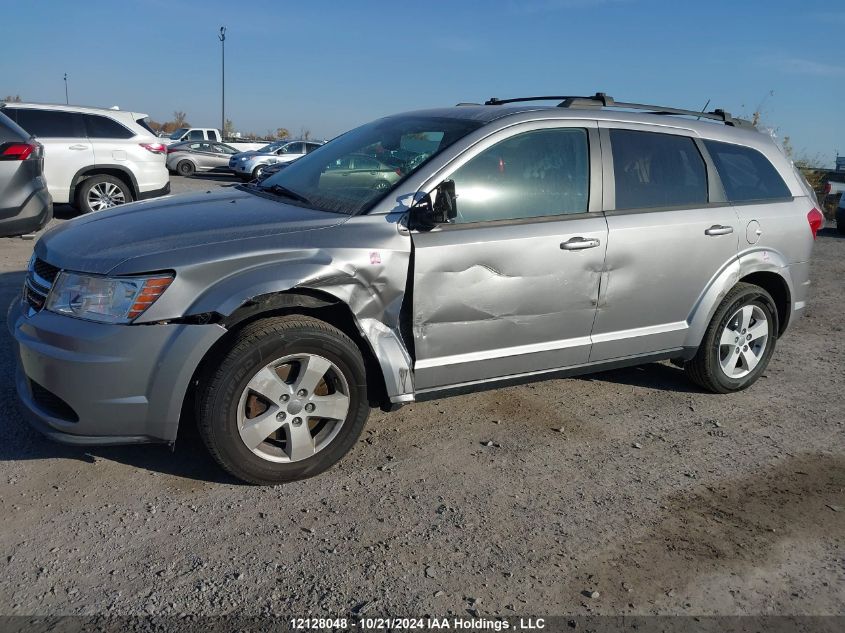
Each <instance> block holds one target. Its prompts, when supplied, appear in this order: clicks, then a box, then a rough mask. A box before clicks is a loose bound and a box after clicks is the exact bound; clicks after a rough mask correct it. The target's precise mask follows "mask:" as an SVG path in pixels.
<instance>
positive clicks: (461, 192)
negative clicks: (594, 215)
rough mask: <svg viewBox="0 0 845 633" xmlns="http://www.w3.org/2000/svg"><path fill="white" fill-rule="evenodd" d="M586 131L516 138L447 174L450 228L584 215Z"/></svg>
mask: <svg viewBox="0 0 845 633" xmlns="http://www.w3.org/2000/svg"><path fill="white" fill-rule="evenodd" d="M589 159H590V153H589V146H588V143H587V132H586V130H583V129H580V128H560V129H548V130H537V131H534V132H525V133H523V134H518V135H516V136H513V137H511V138H509V139H507V140H504V141H502V142H500V143H497V144H496V145H493V146H492V147H490V148H488V149H486V150H484V151H483V152H481V153H480V154H479V155H478V156H475V157H474V158H472V159H471V160H470V161H469V162H467V163H466V164H464V165H462V166H461V167H459V168H458V169H457V171H455V172H453V173H452V175H451V176H450V178H451V179H452V180H454V181H455V193H456V194H457V196H458V197H457V217H456V218H455V222H456V223H459V224H460V223H470V222H486V221H491V220H515V219H520V218H533V217H542V216H554V215H564V214H571V213H585V212H586V211H587V204H588V199H589V189H590V167H589V163H590V160H589Z"/></svg>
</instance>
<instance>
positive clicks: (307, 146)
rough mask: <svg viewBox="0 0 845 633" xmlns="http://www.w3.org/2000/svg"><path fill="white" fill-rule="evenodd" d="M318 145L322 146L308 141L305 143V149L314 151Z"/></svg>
mask: <svg viewBox="0 0 845 633" xmlns="http://www.w3.org/2000/svg"><path fill="white" fill-rule="evenodd" d="M318 147H320V145H319V144H318V143H306V144H305V151H306V152H313V151H314V150H315V149H317V148H318Z"/></svg>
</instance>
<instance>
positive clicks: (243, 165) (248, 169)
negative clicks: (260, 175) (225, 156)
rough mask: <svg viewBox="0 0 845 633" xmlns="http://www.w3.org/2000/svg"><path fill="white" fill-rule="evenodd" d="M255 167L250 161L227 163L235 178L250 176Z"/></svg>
mask: <svg viewBox="0 0 845 633" xmlns="http://www.w3.org/2000/svg"><path fill="white" fill-rule="evenodd" d="M255 166H256V165H255V164H253V161H251V160H238V161H229V169H230V170H231V171H232V173H233V174H235V175H237V176H252V170H253V169H254V168H255Z"/></svg>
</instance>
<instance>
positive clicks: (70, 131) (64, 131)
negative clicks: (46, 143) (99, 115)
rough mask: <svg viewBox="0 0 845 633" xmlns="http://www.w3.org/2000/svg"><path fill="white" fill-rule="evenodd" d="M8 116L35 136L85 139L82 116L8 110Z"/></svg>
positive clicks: (69, 113)
mask: <svg viewBox="0 0 845 633" xmlns="http://www.w3.org/2000/svg"><path fill="white" fill-rule="evenodd" d="M5 112H6V114H8V115H10V117H11V118H12V119H14V120H15V122H16V123H17V124H18V125H20V126H21V127H22V128H23V129H25V130H26V131H27V132H29V133H30V134H32V135H33V136H36V137H40V138H85V136H86V134H85V123H84V122H83V120H82V115H81V114H78V113H76V112H63V111H61V110H30V109H28V108H7V109H6V111H5Z"/></svg>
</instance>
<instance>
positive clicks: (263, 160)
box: [229, 140, 322, 180]
mask: <svg viewBox="0 0 845 633" xmlns="http://www.w3.org/2000/svg"><path fill="white" fill-rule="evenodd" d="M320 145H322V143H320V142H317V141H299V140H297V141H276V142H274V143H270V144H269V145H265V146H264V147H262V148H261V149H258V150H255V151H251V152H241V153H240V154H236V155H235V156H233V157H232V158H231V159H229V169H231V170H232V171H233V172H234V173H235V175H237V176H239V177H240V178H241V179H242V180H254V179H256V178H258V177H259V176H260V175H261V170H262V169H264V167H265V166H266V165H272V164H274V163H289V162H291V161H293V160H296V159H297V158H301V157H302V156H305V154H307V153H309V152H313V151H314V150H315V149H317V148H318V147H320Z"/></svg>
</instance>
